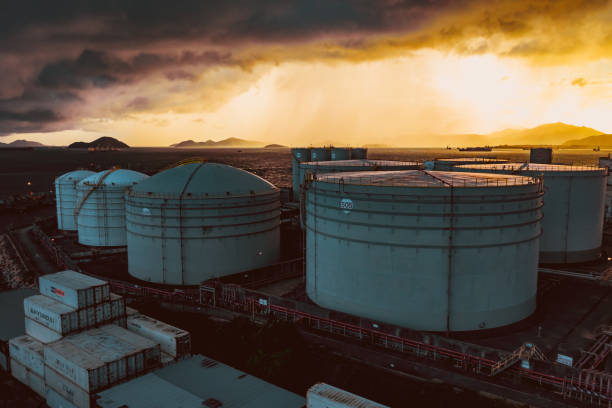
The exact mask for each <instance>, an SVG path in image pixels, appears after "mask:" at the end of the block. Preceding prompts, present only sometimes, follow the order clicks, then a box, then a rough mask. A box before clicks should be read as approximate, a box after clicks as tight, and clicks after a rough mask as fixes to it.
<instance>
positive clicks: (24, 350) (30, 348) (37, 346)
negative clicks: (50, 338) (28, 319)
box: [9, 335, 45, 377]
mask: <svg viewBox="0 0 612 408" xmlns="http://www.w3.org/2000/svg"><path fill="white" fill-rule="evenodd" d="M9 352H10V356H11V359H12V360H16V361H18V362H19V363H21V364H22V365H24V366H25V367H26V368H27V369H28V370H30V371H32V372H33V373H35V374H37V375H39V376H41V377H44V376H45V356H44V353H43V344H42V343H41V342H40V341H38V340H36V339H35V338H33V337H30V336H27V335H26V336H19V337H15V338H14V339H11V340H10V341H9Z"/></svg>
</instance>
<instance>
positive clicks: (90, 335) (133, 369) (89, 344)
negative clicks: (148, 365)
mask: <svg viewBox="0 0 612 408" xmlns="http://www.w3.org/2000/svg"><path fill="white" fill-rule="evenodd" d="M122 330H124V329H122ZM66 341H68V342H70V343H72V344H73V345H74V346H76V347H79V348H81V349H82V350H85V351H86V352H89V353H95V354H96V356H97V357H98V358H99V359H100V360H101V361H103V362H104V363H105V364H106V366H107V372H108V376H109V378H108V381H109V384H114V383H116V382H118V381H120V380H122V379H124V378H126V377H127V376H128V375H135V374H136V373H138V372H142V371H143V370H144V366H143V364H142V363H141V364H140V366H137V365H136V364H137V363H138V362H143V361H144V351H143V350H142V349H137V348H136V347H134V346H133V345H132V344H129V343H126V342H125V341H123V340H121V339H120V338H118V337H117V336H115V335H112V334H108V333H106V332H105V331H102V330H101V329H100V328H98V329H93V330H89V331H87V332H84V333H80V334H78V335H75V336H71V337H69V338H66ZM131 357H133V358H131Z"/></svg>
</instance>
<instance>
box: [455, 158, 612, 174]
mask: <svg viewBox="0 0 612 408" xmlns="http://www.w3.org/2000/svg"><path fill="white" fill-rule="evenodd" d="M456 167H458V168H461V169H471V168H474V169H486V170H508V171H517V172H523V171H525V172H527V171H528V172H537V171H550V172H571V171H576V172H579V171H604V170H605V169H606V168H605V167H600V166H597V165H593V164H579V165H578V164H565V163H550V164H547V163H530V162H520V161H516V162H508V163H483V164H475V163H474V164H460V165H457V166H456ZM532 167H533V168H532Z"/></svg>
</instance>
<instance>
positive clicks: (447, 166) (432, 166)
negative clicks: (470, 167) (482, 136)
mask: <svg viewBox="0 0 612 408" xmlns="http://www.w3.org/2000/svg"><path fill="white" fill-rule="evenodd" d="M507 162H508V160H504V159H496V158H494V157H453V158H449V159H434V160H429V161H426V162H425V168H426V169H427V170H439V171H451V170H453V168H454V167H455V166H460V165H463V164H487V163H507Z"/></svg>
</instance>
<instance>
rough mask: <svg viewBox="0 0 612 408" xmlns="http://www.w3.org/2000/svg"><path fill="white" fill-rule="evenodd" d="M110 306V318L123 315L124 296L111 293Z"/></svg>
mask: <svg viewBox="0 0 612 408" xmlns="http://www.w3.org/2000/svg"><path fill="white" fill-rule="evenodd" d="M110 306H111V319H116V318H118V317H122V316H125V311H126V307H125V298H124V297H123V296H119V295H115V294H114V293H111V295H110ZM132 310H134V309H132Z"/></svg>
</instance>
